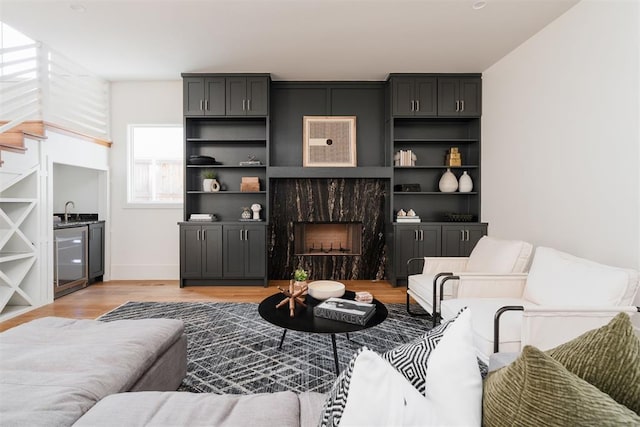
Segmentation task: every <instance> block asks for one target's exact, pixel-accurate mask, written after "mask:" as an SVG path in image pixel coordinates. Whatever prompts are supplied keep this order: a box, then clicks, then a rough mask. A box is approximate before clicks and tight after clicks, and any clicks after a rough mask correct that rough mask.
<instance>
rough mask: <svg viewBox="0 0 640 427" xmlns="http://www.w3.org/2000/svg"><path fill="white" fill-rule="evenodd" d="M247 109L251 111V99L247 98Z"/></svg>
mask: <svg viewBox="0 0 640 427" xmlns="http://www.w3.org/2000/svg"><path fill="white" fill-rule="evenodd" d="M247 111H251V100H250V99H247Z"/></svg>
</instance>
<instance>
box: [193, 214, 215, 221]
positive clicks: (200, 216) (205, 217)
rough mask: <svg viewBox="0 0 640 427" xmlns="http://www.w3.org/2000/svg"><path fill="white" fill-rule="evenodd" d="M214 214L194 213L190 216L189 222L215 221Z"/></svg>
mask: <svg viewBox="0 0 640 427" xmlns="http://www.w3.org/2000/svg"><path fill="white" fill-rule="evenodd" d="M213 218H214V217H213V215H212V214H203V213H193V214H191V215H190V216H189V221H205V222H206V221H213Z"/></svg>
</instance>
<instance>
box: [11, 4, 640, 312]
mask: <svg viewBox="0 0 640 427" xmlns="http://www.w3.org/2000/svg"><path fill="white" fill-rule="evenodd" d="M7 3H8V4H9V3H11V2H7ZM285 3H286V2H285ZM312 3H314V2H312ZM398 3H399V4H400V6H398V8H402V7H408V5H410V4H411V3H412V2H398ZM468 3H469V4H465V7H467V8H469V9H471V3H472V2H468ZM500 3H508V2H495V3H494V2H487V5H486V6H485V8H484V9H481V10H478V11H474V12H478V13H483V12H487V11H490V10H491V7H492V6H498V5H499V4H500ZM533 3H539V4H540V6H539V7H541V8H542V7H545V3H547V5H548V3H550V2H533ZM2 7H3V8H5V9H6V10H3V12H7V13H6V16H7V18H9V17H10V16H11V14H10V13H8V12H10V8H9V6H4V5H3V6H2ZM354 7H355V6H354ZM513 7H514V8H517V7H518V6H517V5H513ZM87 8H88V9H91V4H90V3H89V4H87ZM504 13H505V14H506V15H505V17H504V20H503V23H502V25H503V26H504V27H508V26H509V23H508V11H505V12H504ZM639 13H640V12H639V10H638V5H637V4H636V3H635V2H631V1H587V0H583V1H579V2H564V10H563V11H562V12H561V13H557V15H556V16H555V17H553V18H552V19H549V20H548V21H547V22H545V23H544V24H541V25H539V29H536V31H533V32H532V33H531V34H529V35H528V36H527V37H526V38H525V39H523V40H521V41H519V42H518V43H517V44H516V45H514V46H513V47H512V48H510V49H508V50H506V51H505V52H504V54H502V55H500V56H499V57H495V58H492V59H491V60H490V61H488V62H486V65H485V66H483V67H482V68H474V69H468V68H465V65H464V64H463V65H460V66H459V68H457V69H450V68H447V69H429V68H428V67H416V66H414V65H412V64H406V65H404V63H401V62H398V63H397V64H399V65H393V64H392V65H390V66H389V67H388V68H385V69H384V70H378V74H375V75H372V76H370V75H364V74H363V75H349V73H348V72H346V71H344V72H342V73H336V74H335V77H332V76H329V77H327V78H324V76H323V78H320V77H317V76H319V74H314V73H313V72H309V74H308V77H304V78H302V79H303V80H311V81H315V80H329V81H330V80H373V81H382V80H384V79H385V77H386V75H387V74H388V73H396V72H420V73H423V72H424V73H429V72H477V73H482V127H481V131H482V152H481V162H482V204H481V214H480V217H481V219H482V221H483V222H487V223H488V224H489V235H490V236H494V237H498V238H505V239H520V240H524V241H528V242H531V243H532V244H534V245H535V246H548V247H552V248H556V249H558V250H562V251H565V252H568V253H571V254H573V255H576V256H580V257H584V258H587V259H590V260H594V261H597V262H600V263H603V264H607V265H612V266H618V267H624V268H632V269H636V270H637V269H639V268H640V175H639V174H640V172H639V170H640V167H639V166H640V149H639V147H638V140H639V138H640V124H639V119H638V117H639V116H640V107H639V105H638V104H639V103H638V99H639V98H640V83H639V81H638V75H639V74H640V73H639V71H640V68H639V65H638V63H639V56H640V53H639V51H638V42H637V41H638V37H639V30H638V24H637V22H638V17H639ZM3 19H4V18H3ZM398 20H399V21H400V19H398ZM6 22H7V23H8V24H12V22H11V21H10V19H7V20H6ZM14 25H15V26H16V28H18V29H19V28H20V27H19V25H18V24H17V23H16V24H14ZM516 25H517V24H516ZM496 31H497V30H496ZM25 33H27V32H26V31H25ZM35 38H37V37H35ZM479 38H480V39H481V37H479ZM466 42H470V40H468V39H467V40H466ZM356 43H357V41H356V40H354V42H353V44H356ZM416 45H419V43H416ZM52 47H55V46H52ZM415 48H417V46H416V47H415ZM265 49H267V48H265ZM300 50H301V51H302V50H305V49H304V44H303V43H301V44H300ZM66 54H67V55H68V56H72V52H66ZM171 60H172V61H174V62H175V61H176V59H171ZM245 60H246V62H244V63H241V62H238V63H236V64H235V65H234V66H233V67H231V68H229V67H227V66H223V65H220V66H217V67H210V66H209V65H206V64H205V65H202V66H197V67H196V66H194V67H193V68H192V69H188V68H186V67H182V68H181V69H180V72H197V71H205V72H209V71H211V72H269V73H273V74H272V78H273V79H274V81H277V80H290V79H289V78H287V77H286V76H285V77H284V78H281V77H280V76H279V75H278V73H276V70H275V69H265V68H262V67H260V68H257V69H256V68H253V67H254V66H253V65H249V63H251V60H250V58H245ZM280 61H281V62H282V63H283V64H286V63H295V62H299V61H301V57H297V56H296V57H293V58H291V59H286V60H283V59H280ZM363 61H364V62H366V61H365V60H363ZM125 62H126V61H125ZM256 63H258V62H257V61H256ZM400 64H402V65H400ZM283 66H284V65H283ZM255 67H257V65H256V66H255ZM366 67H367V65H365V66H364V67H363V68H366ZM340 68H349V67H340ZM109 86H110V97H111V102H110V121H111V122H110V127H111V140H112V141H113V145H112V146H111V148H110V149H109V152H108V153H109V154H108V167H109V171H110V172H109V173H110V186H109V192H110V196H109V200H108V203H109V209H108V227H109V233H108V238H107V242H108V244H107V248H106V251H107V260H108V262H107V271H106V272H105V280H106V281H128V280H133V281H144V280H150V281H151V282H149V286H146V287H144V288H143V290H142V291H141V292H143V293H153V292H154V291H153V288H154V287H153V286H152V284H153V283H159V282H166V281H171V283H172V284H173V286H175V287H177V285H176V283H177V281H178V279H179V250H178V247H179V234H178V227H177V225H176V224H177V223H178V222H180V221H182V220H183V219H184V218H183V210H182V208H181V207H178V208H176V209H154V210H149V209H136V208H131V207H129V206H127V203H126V194H125V191H126V187H127V184H126V179H127V172H126V163H127V162H126V157H127V149H126V147H127V143H126V141H127V137H128V136H127V125H129V124H135V123H153V124H159V125H160V124H181V123H182V120H183V111H182V97H183V92H182V81H181V80H180V77H179V75H178V74H175V75H173V77H172V78H164V79H161V80H156V79H149V78H145V77H144V76H140V77H137V78H135V79H134V78H131V79H116V80H113V81H111V82H110V83H109ZM300 139H301V140H302V138H300ZM8 158H9V157H7V156H5V155H4V152H3V159H4V160H5V161H6V162H7V163H8V161H7V160H6V159H8ZM602 159H607V160H608V159H612V160H610V161H609V162H606V163H604V164H603V162H602ZM7 163H5V165H7ZM609 163H610V164H609ZM586 230H589V233H586ZM282 279H284V278H282ZM100 286H102V285H98V286H96V288H100ZM119 286H120V287H119V288H118V289H117V292H123V293H124V292H126V286H127V285H126V283H123V284H121V285H119ZM376 286H377V284H376ZM371 287H373V284H372V285H371V286H370V287H369V288H371ZM194 288H196V287H192V288H190V287H187V288H185V289H184V291H185V292H189V293H190V295H191V296H193V294H194V293H195V294H196V295H197V294H198V293H201V292H206V290H202V289H199V288H198V289H194ZM389 288H391V287H389ZM375 289H376V288H374V292H373V293H374V294H375V293H376V292H375ZM87 290H90V288H88V289H87ZM96 290H98V289H96ZM107 291H108V289H107V288H106V287H105V290H100V292H107ZM272 291H273V289H272ZM397 291H400V293H397V294H394V295H395V296H394V297H393V298H398V299H399V300H398V299H396V300H393V301H391V300H390V301H389V302H401V301H402V298H403V295H404V294H403V292H404V290H403V289H402V288H393V289H390V290H387V289H386V288H385V290H384V291H383V292H389V293H394V292H397ZM114 292H116V291H114ZM212 292H215V293H216V294H215V295H216V296H215V297H216V298H225V292H227V291H226V290H225V288H222V289H215V290H213V291H212ZM233 292H234V293H235V294H236V295H238V294H242V292H247V291H246V290H234V291H233ZM95 295H100V294H95ZM167 295H168V296H165V297H164V298H166V299H165V300H169V299H170V298H172V297H173V296H175V294H174V293H173V291H171V292H167ZM70 297H71V296H69V297H63V298H61V299H60V300H56V302H55V303H53V305H54V306H55V304H59V306H60V305H61V304H65V303H64V301H63V300H64V299H65V298H70ZM77 298H78V297H77ZM185 298H189V296H187V297H185ZM196 298H197V296H196ZM48 303H51V301H48ZM87 304H90V302H89V301H88V302H87ZM52 310H53V311H55V309H52ZM87 313H88V314H87V316H86V317H88V318H95V317H97V316H99V315H101V314H103V312H101V313H90V312H87Z"/></svg>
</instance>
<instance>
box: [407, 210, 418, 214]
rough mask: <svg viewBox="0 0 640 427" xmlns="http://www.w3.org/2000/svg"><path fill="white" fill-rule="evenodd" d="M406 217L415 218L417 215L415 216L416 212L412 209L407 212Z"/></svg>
mask: <svg viewBox="0 0 640 427" xmlns="http://www.w3.org/2000/svg"><path fill="white" fill-rule="evenodd" d="M407 216H417V215H416V211H414V210H413V209H409V210H408V211H407Z"/></svg>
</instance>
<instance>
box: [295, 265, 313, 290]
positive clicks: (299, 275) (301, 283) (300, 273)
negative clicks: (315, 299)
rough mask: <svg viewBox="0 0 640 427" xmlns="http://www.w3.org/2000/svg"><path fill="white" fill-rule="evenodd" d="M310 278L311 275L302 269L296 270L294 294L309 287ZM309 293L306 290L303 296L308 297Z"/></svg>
mask: <svg viewBox="0 0 640 427" xmlns="http://www.w3.org/2000/svg"><path fill="white" fill-rule="evenodd" d="M308 278H309V273H308V272H307V271H306V270H304V269H302V268H298V269H297V270H295V271H294V272H293V280H294V282H293V290H294V292H295V291H297V290H299V289H301V288H302V287H305V288H306V286H307V279H308ZM306 294H307V291H306V290H305V291H304V292H303V293H302V295H306Z"/></svg>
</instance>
